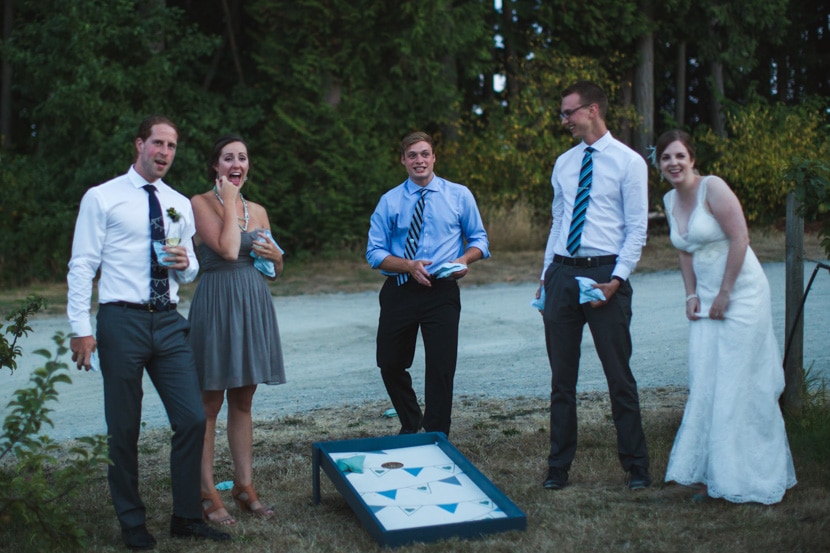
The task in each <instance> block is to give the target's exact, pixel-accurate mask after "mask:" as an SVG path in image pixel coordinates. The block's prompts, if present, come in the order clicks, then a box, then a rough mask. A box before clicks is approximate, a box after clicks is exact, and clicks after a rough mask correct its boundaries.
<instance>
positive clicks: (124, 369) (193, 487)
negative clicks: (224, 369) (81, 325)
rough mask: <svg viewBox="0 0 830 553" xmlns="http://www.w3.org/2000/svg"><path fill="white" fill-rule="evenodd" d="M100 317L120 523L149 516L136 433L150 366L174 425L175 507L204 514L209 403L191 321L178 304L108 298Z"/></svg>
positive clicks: (112, 482)
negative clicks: (144, 306) (135, 305)
mask: <svg viewBox="0 0 830 553" xmlns="http://www.w3.org/2000/svg"><path fill="white" fill-rule="evenodd" d="M97 321H98V323H97V328H98V330H97V335H98V352H99V357H100V360H101V374H102V376H103V379H104V413H105V416H106V421H107V432H108V434H109V448H110V460H111V461H112V464H111V465H110V466H109V468H108V471H107V479H108V482H109V487H110V494H111V495H112V503H113V507H114V508H115V513H116V515H117V517H118V520H119V522H120V523H121V527H122V528H124V529H126V528H133V527H135V526H138V525H141V524H144V523H145V518H146V516H145V507H144V503H143V502H142V501H141V497H140V496H139V490H138V487H139V486H138V478H139V475H138V436H139V430H140V428H141V401H142V398H143V396H144V392H143V390H142V377H143V375H144V370H145V368H146V370H147V374H148V375H149V376H150V378H151V380H152V381H153V385H154V386H155V388H156V391H157V392H158V394H159V396H160V398H161V401H162V403H163V404H164V408H165V410H166V412H167V417H168V418H169V419H170V426H171V428H172V429H173V437H172V439H171V451H170V473H171V485H172V488H173V514H175V515H178V516H180V517H185V518H196V519H198V518H201V516H202V511H201V503H200V502H201V493H200V473H201V458H202V444H203V441H204V436H205V411H204V407H203V405H202V398H201V392H200V390H199V382H198V378H197V377H196V366H195V362H194V360H193V353H192V350H191V349H190V345H189V343H188V340H187V334H188V332H189V329H190V324H189V323H188V322H187V319H185V318H184V317H182V316H181V315H179V313H178V312H177V311H175V310H174V311H167V312H156V313H149V312H146V311H139V310H136V309H130V308H127V307H124V306H117V305H107V304H102V305H101V306H100V307H99V309H98V318H97Z"/></svg>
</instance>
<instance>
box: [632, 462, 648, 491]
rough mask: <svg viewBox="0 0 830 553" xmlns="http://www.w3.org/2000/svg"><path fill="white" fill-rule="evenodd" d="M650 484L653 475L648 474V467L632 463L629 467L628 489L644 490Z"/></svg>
mask: <svg viewBox="0 0 830 553" xmlns="http://www.w3.org/2000/svg"><path fill="white" fill-rule="evenodd" d="M649 486H651V476H649V475H648V469H647V468H646V467H641V466H640V465H631V468H630V469H628V489H629V490H644V489H646V488H648V487H649Z"/></svg>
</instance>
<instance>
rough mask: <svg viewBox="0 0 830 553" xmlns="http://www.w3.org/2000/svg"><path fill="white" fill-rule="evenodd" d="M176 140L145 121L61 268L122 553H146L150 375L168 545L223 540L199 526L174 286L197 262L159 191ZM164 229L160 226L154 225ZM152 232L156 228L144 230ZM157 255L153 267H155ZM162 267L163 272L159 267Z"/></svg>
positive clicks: (173, 205)
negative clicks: (167, 433)
mask: <svg viewBox="0 0 830 553" xmlns="http://www.w3.org/2000/svg"><path fill="white" fill-rule="evenodd" d="M177 141H178V130H177V129H176V126H175V125H174V124H173V123H172V122H171V121H170V120H169V119H167V118H166V117H164V116H159V115H156V116H151V117H148V118H146V119H145V120H144V121H143V122H142V123H141V125H140V126H139V129H138V134H137V136H136V139H135V148H136V159H135V163H134V164H133V166H132V167H131V168H130V170H129V171H128V172H127V173H126V174H124V175H121V176H119V177H116V178H114V179H112V180H110V181H107V182H105V183H103V184H100V185H98V186H94V187H92V188H90V189H89V190H88V191H87V192H86V194H84V197H83V199H82V200H81V207H80V210H79V212H78V219H77V222H76V224H75V235H74V239H73V243H72V258H71V260H70V261H69V274H68V276H67V283H68V285H69V293H68V303H67V314H68V316H69V322H70V325H71V327H72V332H73V334H74V337H72V338H71V340H70V346H69V347H70V349H71V350H72V360H73V361H75V362H76V363H77V366H78V369H81V368H85V369H86V370H89V369H90V368H91V367H92V353H93V352H94V351H96V348H97V351H98V353H99V357H100V366H101V374H102V376H103V381H104V412H105V416H106V421H107V433H108V434H109V449H110V460H111V461H112V464H111V465H110V466H109V469H108V473H107V479H108V482H109V487H110V493H111V495H112V502H113V507H114V508H115V512H116V516H117V517H118V521H119V523H120V525H121V537H122V539H123V541H124V545H126V546H127V547H128V548H130V549H152V548H153V547H155V545H156V540H155V538H154V537H153V535H152V534H150V532H149V531H148V530H147V527H146V509H145V506H144V503H143V502H142V500H141V497H140V496H139V492H138V435H139V430H140V425H141V399H142V396H143V390H142V377H143V374H144V370H145V369H146V371H147V373H148V374H149V376H150V378H151V379H152V381H153V385H154V386H155V388H156V390H157V391H158V393H159V396H160V397H161V400H162V402H163V403H164V407H165V410H166V411H167V416H168V418H169V419H170V425H171V427H172V429H173V438H172V451H171V456H170V468H171V481H172V491H173V515H172V517H171V521H170V534H171V536H174V537H193V538H207V539H212V540H218V541H219V540H228V539H230V535H229V534H227V533H224V532H219V531H218V530H215V529H213V528H211V527H210V526H208V525H207V524H205V523H204V521H203V520H202V510H201V503H200V502H201V496H200V487H199V471H200V462H201V455H202V442H203V439H204V432H205V413H204V409H203V407H202V400H201V397H200V393H199V384H198V382H197V378H196V368H195V364H194V361H193V353H192V351H191V349H190V346H189V344H188V341H187V334H188V331H189V328H190V326H189V323H188V322H187V319H185V318H184V317H182V316H181V315H179V313H178V311H177V310H176V303H177V301H178V294H177V292H178V288H179V284H178V283H179V282H189V281H191V280H193V279H194V278H195V277H196V275H197V273H198V272H199V264H198V261H197V260H196V255H195V253H194V251H193V243H192V237H193V234H194V233H195V227H194V223H193V212H192V211H191V208H190V201H189V200H188V199H187V198H186V197H185V196H183V195H181V194H179V193H178V192H176V191H175V190H173V189H172V188H170V187H169V186H168V185H167V184H165V183H164V182H163V181H162V177H164V175H166V174H167V171H168V170H169V169H170V166H171V165H172V163H173V159H174V158H175V156H176V144H177ZM159 219H161V221H160V220H159ZM174 221H177V225H180V226H181V228H183V231H182V234H181V237H180V238H181V242H180V244H179V245H176V246H165V247H164V252H159V253H154V252H153V247H152V239H151V237H152V238H153V239H158V237H159V236H158V235H159V234H161V236H163V232H164V231H163V229H162V228H161V226H162V225H163V226H165V227H167V228H169V227H170V226H171V225H172V223H173V222H174ZM151 226H155V227H156V228H155V229H154V230H152V231H151ZM159 257H161V259H159ZM162 263H163V265H162ZM99 269H100V271H101V276H100V280H99V281H98V304H99V305H98V313H97V340H96V338H95V337H94V336H93V335H92V324H91V320H90V307H91V301H92V282H93V279H94V278H95V275H96V272H97V271H98V270H99Z"/></svg>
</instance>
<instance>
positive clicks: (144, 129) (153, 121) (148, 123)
mask: <svg viewBox="0 0 830 553" xmlns="http://www.w3.org/2000/svg"><path fill="white" fill-rule="evenodd" d="M156 125H169V126H170V127H173V130H174V131H176V135H177V136H178V134H179V128H178V127H177V126H176V124H175V123H173V121H171V120H170V119H169V118H168V117H166V116H164V115H158V114H157V115H151V116H149V117H146V118H145V119H144V121H142V122H141V124H140V125H139V126H138V132H137V133H136V135H135V137H136V139H139V138H140V139H141V140H147V139H148V138H150V135H151V134H153V127H154V126H156Z"/></svg>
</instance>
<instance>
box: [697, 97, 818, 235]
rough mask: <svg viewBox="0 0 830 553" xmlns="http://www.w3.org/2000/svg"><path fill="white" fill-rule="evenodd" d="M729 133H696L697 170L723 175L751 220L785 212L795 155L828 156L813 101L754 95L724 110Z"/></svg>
mask: <svg viewBox="0 0 830 553" xmlns="http://www.w3.org/2000/svg"><path fill="white" fill-rule="evenodd" d="M726 121H727V127H728V130H729V136H728V137H719V136H716V135H715V134H714V133H713V132H712V131H711V130H709V129H704V130H702V131H700V132H697V133H695V139H696V142H697V145H698V148H699V150H700V151H699V152H698V159H699V160H700V161H701V163H698V164H697V165H698V166H699V167H701V172H706V173H711V174H716V175H718V176H720V177H722V178H723V179H724V180H725V181H726V182H727V183H729V185H730V186H731V187H732V189H733V190H734V191H735V194H737V196H738V198H740V200H741V204H742V205H743V209H744V214H745V215H746V218H747V221H749V222H764V221H770V220H772V219H773V218H776V217H779V216H781V215H782V214H783V211H784V205H785V202H786V197H787V193H788V192H789V191H790V190H791V188H792V183H791V181H789V180H788V179H787V178H785V173H786V172H787V170H788V168H789V167H790V166H791V164H792V163H793V160H795V159H814V160H816V159H827V157H828V156H829V155H830V139H828V136H827V130H826V128H825V125H824V123H823V121H824V117H823V112H822V107H821V105H820V104H819V102H817V101H813V102H805V103H804V104H801V105H798V106H785V105H781V104H776V105H770V104H768V103H766V102H765V101H763V100H756V101H754V102H753V103H751V104H749V105H746V106H739V107H736V108H733V109H732V110H731V111H730V112H728V113H727V115H726Z"/></svg>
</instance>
